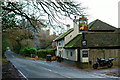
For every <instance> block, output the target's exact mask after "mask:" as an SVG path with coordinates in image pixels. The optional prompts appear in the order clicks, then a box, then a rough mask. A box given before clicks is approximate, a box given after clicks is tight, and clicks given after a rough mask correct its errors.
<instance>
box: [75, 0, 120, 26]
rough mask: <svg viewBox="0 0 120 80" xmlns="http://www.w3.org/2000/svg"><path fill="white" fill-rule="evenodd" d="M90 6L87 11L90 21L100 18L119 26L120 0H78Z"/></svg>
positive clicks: (85, 5) (83, 4)
mask: <svg viewBox="0 0 120 80" xmlns="http://www.w3.org/2000/svg"><path fill="white" fill-rule="evenodd" d="M76 1H79V2H81V3H82V6H83V7H88V9H86V10H85V11H86V13H87V14H88V15H89V16H88V22H91V21H93V20H95V19H100V20H102V21H104V22H107V23H108V24H110V25H113V26H115V27H118V2H119V1H120V0H76Z"/></svg>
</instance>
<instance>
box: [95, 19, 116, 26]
mask: <svg viewBox="0 0 120 80" xmlns="http://www.w3.org/2000/svg"><path fill="white" fill-rule="evenodd" d="M97 20H99V21H101V22H103V23H105V24H107V25H109V26H111V27H113V28H116V27H115V26H112V25H110V24H108V23H106V22H104V21H102V20H100V19H97Z"/></svg>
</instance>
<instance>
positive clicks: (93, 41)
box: [65, 32, 120, 48]
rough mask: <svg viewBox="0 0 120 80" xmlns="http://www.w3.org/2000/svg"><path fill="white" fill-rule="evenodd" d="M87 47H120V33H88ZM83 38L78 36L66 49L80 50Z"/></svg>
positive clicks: (86, 37)
mask: <svg viewBox="0 0 120 80" xmlns="http://www.w3.org/2000/svg"><path fill="white" fill-rule="evenodd" d="M85 39H86V40H87V47H114V46H120V44H119V43H120V40H119V39H120V34H118V33H108V32H105V33H104V32H102V33H89V32H88V33H86V34H85ZM81 40H82V36H81V35H78V36H76V37H75V38H74V39H73V40H72V41H70V42H69V43H68V44H66V45H65V48H78V47H79V48H80V47H81Z"/></svg>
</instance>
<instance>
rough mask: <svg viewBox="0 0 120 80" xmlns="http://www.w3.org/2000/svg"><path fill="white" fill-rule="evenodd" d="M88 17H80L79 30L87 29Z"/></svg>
mask: <svg viewBox="0 0 120 80" xmlns="http://www.w3.org/2000/svg"><path fill="white" fill-rule="evenodd" d="M87 29H88V28H87V18H86V17H84V16H82V17H80V18H79V30H80V31H83V30H87Z"/></svg>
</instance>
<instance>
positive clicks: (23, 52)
mask: <svg viewBox="0 0 120 80" xmlns="http://www.w3.org/2000/svg"><path fill="white" fill-rule="evenodd" d="M36 53H37V50H36V48H30V47H25V48H23V49H21V50H20V54H21V55H24V56H29V57H30V56H31V54H36Z"/></svg>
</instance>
